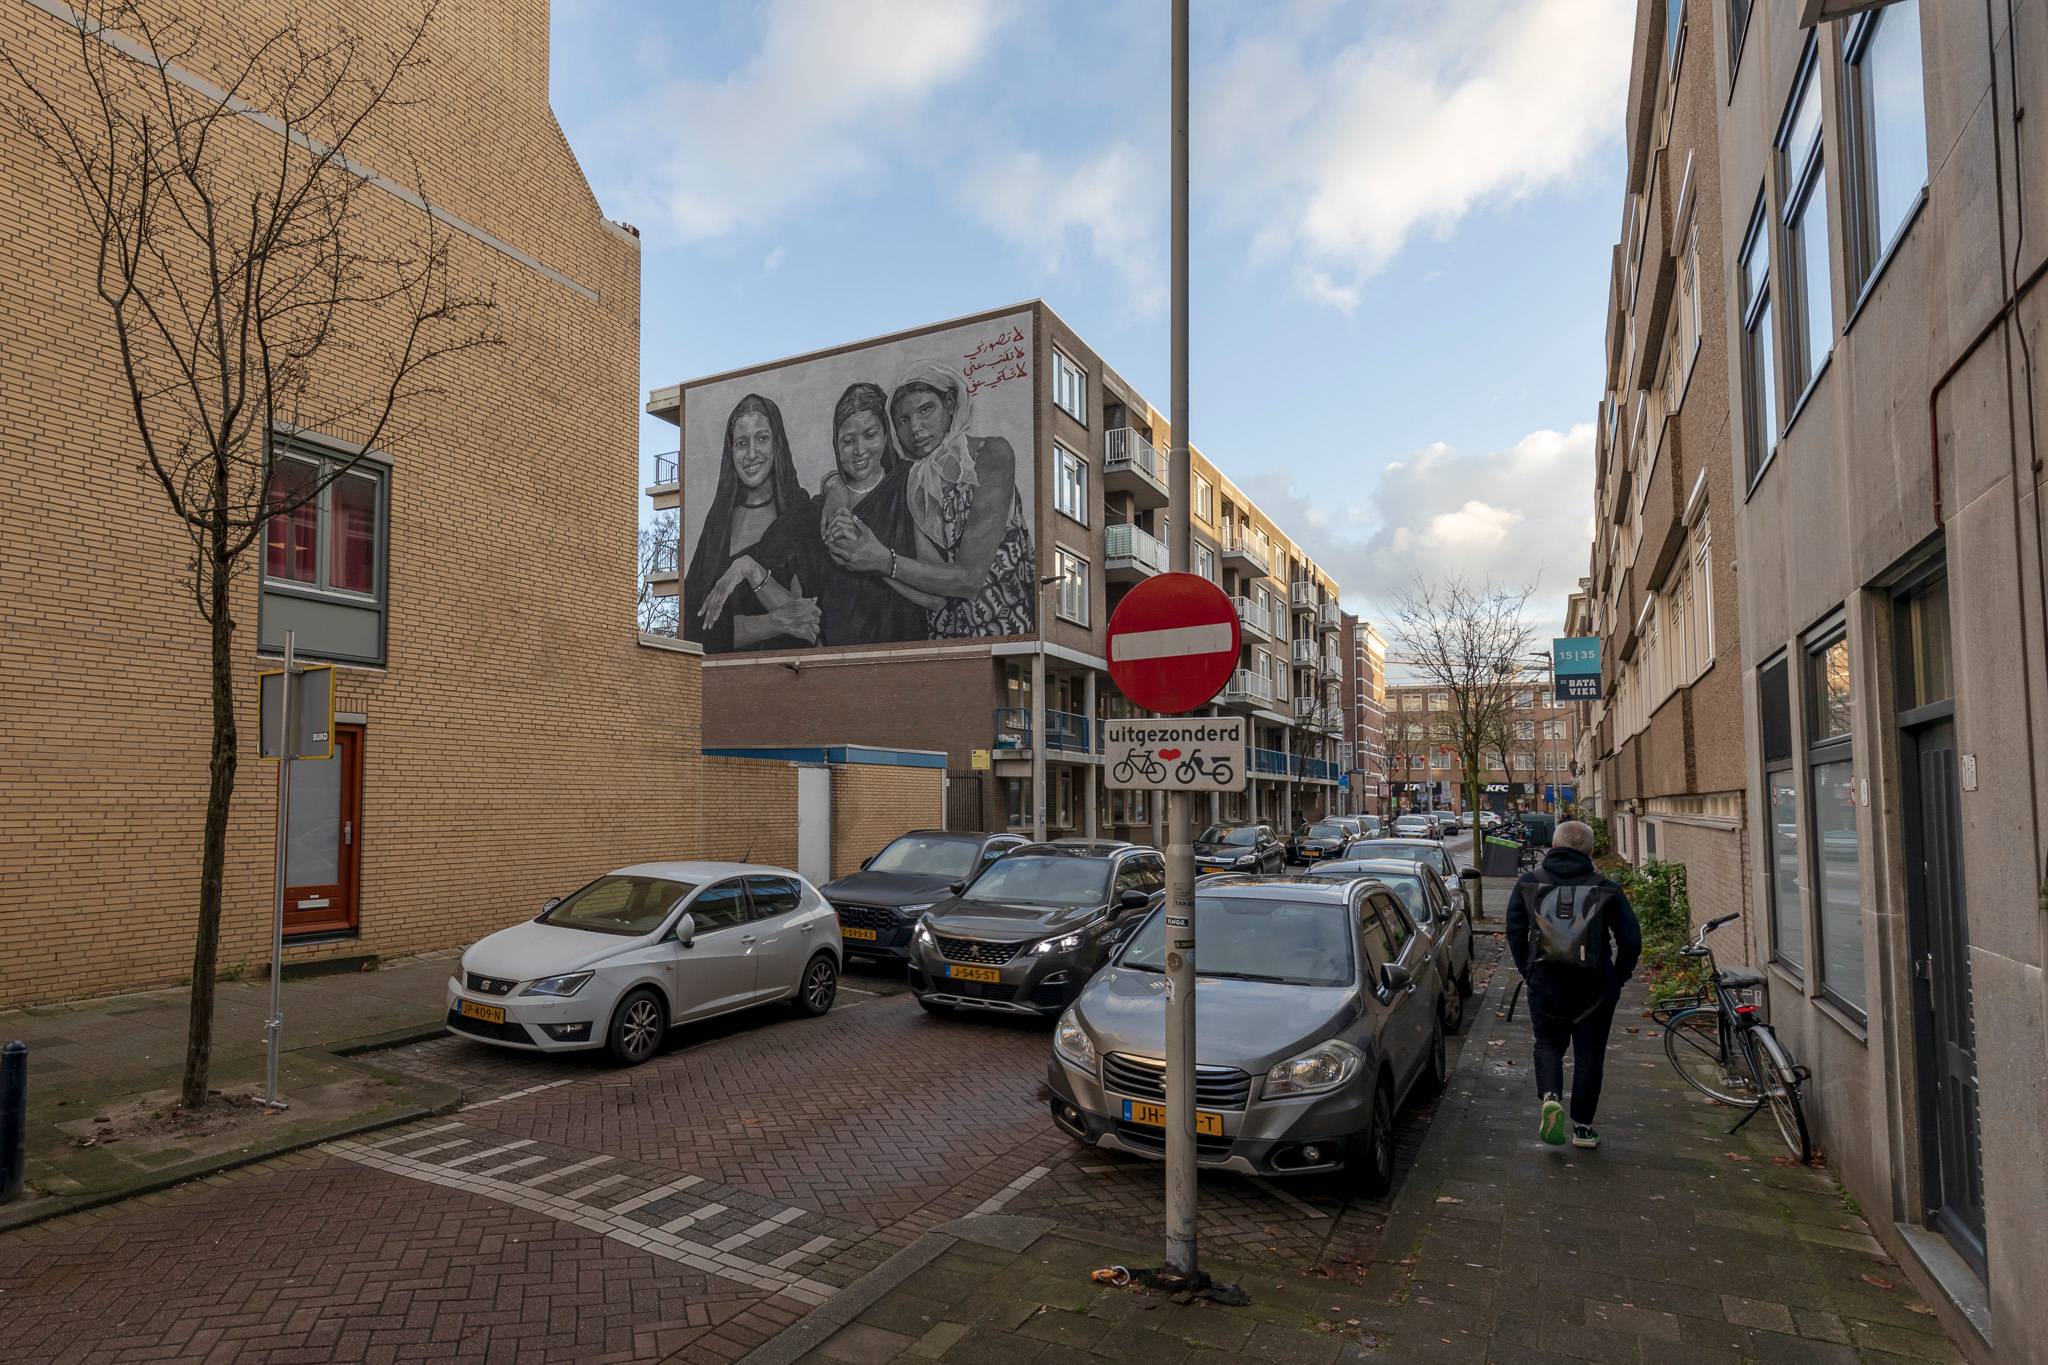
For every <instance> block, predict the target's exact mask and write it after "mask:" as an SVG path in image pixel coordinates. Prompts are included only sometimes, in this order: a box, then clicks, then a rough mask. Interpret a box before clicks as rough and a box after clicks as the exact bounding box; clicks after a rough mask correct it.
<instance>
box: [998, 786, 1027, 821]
mask: <svg viewBox="0 0 2048 1365" xmlns="http://www.w3.org/2000/svg"><path fill="white" fill-rule="evenodd" d="M1002 785H1003V809H1004V810H1006V811H1008V812H1009V820H1010V823H1011V824H1012V825H1029V824H1030V823H1031V814H1032V811H1031V779H1030V778H1028V777H1006V778H1003V779H1002Z"/></svg>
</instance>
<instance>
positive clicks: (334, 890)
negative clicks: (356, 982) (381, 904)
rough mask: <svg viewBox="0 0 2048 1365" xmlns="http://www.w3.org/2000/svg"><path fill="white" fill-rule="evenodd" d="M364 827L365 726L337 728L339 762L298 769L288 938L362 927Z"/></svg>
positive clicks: (288, 866) (288, 871)
mask: <svg viewBox="0 0 2048 1365" xmlns="http://www.w3.org/2000/svg"><path fill="white" fill-rule="evenodd" d="M362 825H363V727H362V726H360V725H337V726H335V727H334V757H332V758H329V759H322V760H315V761H310V762H299V763H294V764H292V805H291V844H290V848H289V850H288V852H287V853H286V855H285V886H284V931H285V933H286V934H331V933H335V932H337V931H340V930H347V929H353V928H355V927H356V883H357V876H356V873H357V870H358V868H359V867H360V866H361V864H362V856H361V853H362Z"/></svg>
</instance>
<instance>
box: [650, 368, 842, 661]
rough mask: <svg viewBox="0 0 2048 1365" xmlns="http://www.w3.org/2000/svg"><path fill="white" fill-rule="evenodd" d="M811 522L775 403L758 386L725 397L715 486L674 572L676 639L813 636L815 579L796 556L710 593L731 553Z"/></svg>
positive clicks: (717, 646)
mask: <svg viewBox="0 0 2048 1365" xmlns="http://www.w3.org/2000/svg"><path fill="white" fill-rule="evenodd" d="M815 521H816V514H815V508H814V506H813V504H812V502H811V499H810V497H809V496H808V495H807V494H806V493H805V492H804V490H803V485H801V484H799V483H798V482H797V478H796V465H795V463H794V462H793V461H792V460H791V458H790V453H789V436H788V434H787V433H786V432H785V431H784V429H783V425H782V409H780V408H778V407H777V406H775V404H774V403H773V402H772V401H771V400H769V399H766V398H763V397H762V396H761V395H759V394H757V393H750V394H748V395H747V396H746V397H744V398H742V399H740V401H739V402H737V403H735V404H733V409H732V414H731V415H730V416H729V417H727V418H726V421H725V449H724V450H723V452H721V454H720V457H719V464H718V489H717V491H716V492H715V493H713V494H712V497H711V507H710V510H709V511H707V512H706V513H705V514H704V525H703V528H702V529H701V530H700V531H699V532H698V534H697V549H696V553H694V554H693V555H692V556H691V557H690V571H689V573H688V574H687V575H685V576H684V579H683V621H682V626H683V638H684V639H687V640H695V641H697V642H698V643H700V644H702V645H703V646H704V652H705V653H706V654H730V653H734V652H737V651H746V650H760V649H801V648H803V647H804V646H807V645H814V644H816V643H817V642H818V634H819V630H818V626H819V621H820V619H821V615H822V613H821V611H820V609H819V606H818V601H817V598H816V596H815V595H814V594H815V591H816V583H815V578H812V579H805V578H803V577H802V575H801V573H800V571H792V570H799V569H800V566H799V565H798V563H797V560H796V557H794V556H790V557H787V562H785V556H782V555H775V556H771V558H772V559H774V560H775V561H776V563H775V564H771V565H770V566H769V572H768V573H767V574H765V575H763V576H762V578H761V581H760V582H758V583H755V582H748V581H740V582H737V583H736V584H734V585H733V586H731V587H730V589H729V590H728V591H719V589H721V588H723V587H724V586H725V585H724V584H722V583H721V581H720V580H722V579H724V578H726V576H727V574H726V571H727V570H728V569H729V568H731V567H732V565H733V562H734V561H735V560H737V559H740V558H742V557H745V556H747V555H749V554H750V553H751V552H752V551H753V550H754V549H755V547H756V546H757V545H759V544H762V543H763V542H766V543H767V544H769V545H777V544H779V543H780V542H781V538H782V536H785V535H787V534H788V531H789V528H786V527H783V526H782V523H784V522H791V523H792V524H793V525H800V524H806V523H814V522H815ZM778 565H780V566H781V568H782V572H781V573H779V574H778V573H777V572H776V567H777V566H778ZM807 594H813V595H807Z"/></svg>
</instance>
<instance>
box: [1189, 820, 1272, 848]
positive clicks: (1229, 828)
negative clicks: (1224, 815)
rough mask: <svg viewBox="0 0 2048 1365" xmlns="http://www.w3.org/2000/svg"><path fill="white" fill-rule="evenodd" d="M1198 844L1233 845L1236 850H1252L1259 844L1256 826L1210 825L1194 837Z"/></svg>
mask: <svg viewBox="0 0 2048 1365" xmlns="http://www.w3.org/2000/svg"><path fill="white" fill-rule="evenodd" d="M1195 842H1196V843H1198V844H1233V845H1235V846H1236V847H1238V848H1252V847H1255V846H1256V845H1257V844H1258V842H1259V827H1258V826H1257V825H1211V826H1209V828H1207V829H1205V830H1203V831H1202V832H1201V834H1200V835H1199V836H1197V837H1196V839H1195Z"/></svg>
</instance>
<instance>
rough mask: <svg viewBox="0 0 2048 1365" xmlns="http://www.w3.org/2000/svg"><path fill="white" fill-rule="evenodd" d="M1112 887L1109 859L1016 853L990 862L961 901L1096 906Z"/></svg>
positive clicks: (965, 892)
mask: <svg viewBox="0 0 2048 1365" xmlns="http://www.w3.org/2000/svg"><path fill="white" fill-rule="evenodd" d="M1108 888H1109V860H1108V859H1107V858H1054V857H1032V856H1028V855H1027V856H1024V857H1019V856H1017V855H1016V854H1014V853H1013V854H1011V855H1010V856H1009V857H1007V858H1003V859H1000V860H998V861H996V862H993V863H990V864H989V865H988V870H987V871H986V872H983V873H982V874H981V875H980V876H979V877H976V878H975V879H974V881H973V882H972V883H971V884H970V885H969V886H968V888H967V889H966V890H965V891H963V892H961V893H960V899H961V900H962V901H1028V902H1030V903H1031V904H1033V905H1096V904H1099V903H1100V902H1101V901H1102V899H1103V897H1104V896H1105V895H1106V894H1107V893H1108Z"/></svg>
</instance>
